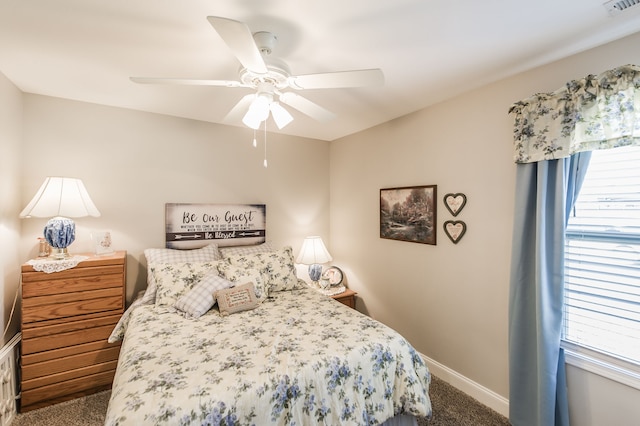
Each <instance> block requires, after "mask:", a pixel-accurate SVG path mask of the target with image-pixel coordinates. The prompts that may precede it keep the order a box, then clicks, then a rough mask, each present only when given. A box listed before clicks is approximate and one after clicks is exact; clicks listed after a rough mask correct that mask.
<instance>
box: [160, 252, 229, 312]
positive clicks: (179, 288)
mask: <svg viewBox="0 0 640 426" xmlns="http://www.w3.org/2000/svg"><path fill="white" fill-rule="evenodd" d="M217 264H218V262H215V261H214V262H203V263H196V262H194V263H191V262H187V263H160V264H155V265H152V266H151V268H150V269H151V273H152V274H153V278H154V279H155V282H156V306H170V307H172V306H173V305H174V304H175V303H176V302H177V301H178V299H179V298H180V297H181V296H182V295H183V294H185V293H186V292H188V291H189V290H191V289H192V288H193V287H194V286H195V285H196V284H198V283H199V282H200V281H202V279H203V278H204V277H205V275H207V274H208V273H210V272H211V271H214V272H215V271H216V270H217V266H218V265H217Z"/></svg>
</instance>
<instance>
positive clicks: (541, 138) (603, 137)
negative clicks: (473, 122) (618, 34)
mask: <svg viewBox="0 0 640 426" xmlns="http://www.w3.org/2000/svg"><path fill="white" fill-rule="evenodd" d="M509 113H510V114H514V115H515V128H514V131H513V132H514V148H515V154H514V160H515V162H516V163H533V162H536V161H541V160H552V159H557V158H563V157H568V156H570V155H572V154H574V153H577V152H582V151H593V150H597V149H606V148H615V147H619V146H625V145H640V67H639V66H636V65H626V66H622V67H618V68H615V69H612V70H609V71H605V72H603V73H602V74H600V75H588V76H587V77H585V78H583V79H581V80H573V81H570V82H568V83H567V84H566V85H565V87H563V88H560V89H558V90H556V91H555V92H553V93H539V94H536V95H534V96H532V97H530V98H528V99H525V100H522V101H519V102H516V103H515V104H513V105H512V106H511V108H510V109H509Z"/></svg>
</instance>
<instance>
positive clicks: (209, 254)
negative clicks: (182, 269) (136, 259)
mask: <svg viewBox="0 0 640 426" xmlns="http://www.w3.org/2000/svg"><path fill="white" fill-rule="evenodd" d="M144 257H145V258H146V259H147V291H145V293H144V296H143V297H142V299H143V302H142V303H143V304H147V303H154V302H155V300H156V281H155V279H154V277H153V274H152V273H151V267H152V266H153V265H155V264H157V263H185V262H212V261H214V260H219V259H221V256H220V251H219V250H218V245H217V244H216V243H211V244H209V245H208V246H205V247H202V248H199V249H193V250H175V249H166V248H148V249H146V250H145V251H144Z"/></svg>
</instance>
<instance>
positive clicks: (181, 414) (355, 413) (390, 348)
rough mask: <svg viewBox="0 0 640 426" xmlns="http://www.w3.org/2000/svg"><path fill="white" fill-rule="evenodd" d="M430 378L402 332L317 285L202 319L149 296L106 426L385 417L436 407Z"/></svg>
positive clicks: (125, 347)
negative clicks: (247, 308) (161, 305)
mask: <svg viewBox="0 0 640 426" xmlns="http://www.w3.org/2000/svg"><path fill="white" fill-rule="evenodd" d="M430 379H431V377H430V374H429V371H428V369H427V367H426V365H425V364H424V362H423V361H422V359H421V358H420V356H419V354H418V353H417V352H416V351H415V350H414V349H413V347H412V346H411V345H410V344H409V343H408V342H407V341H406V340H405V339H404V338H403V337H402V336H400V335H399V334H398V333H397V332H395V331H393V330H392V329H390V328H388V327H387V326H385V325H383V324H382V323H380V322H377V321H375V320H373V319H371V318H369V317H367V316H365V315H362V314H360V313H358V312H357V311H355V310H353V309H350V308H348V307H347V306H345V305H343V304H341V303H338V302H336V301H334V300H332V299H331V298H329V297H327V296H324V295H322V294H320V293H318V292H316V291H314V290H312V289H307V290H293V291H281V292H276V293H271V294H270V297H269V299H267V300H266V301H265V302H263V303H262V304H261V305H260V306H258V308H256V309H254V310H250V311H246V312H241V313H235V314H232V315H230V316H226V317H223V316H220V315H219V313H218V311H217V310H216V308H214V309H212V310H211V311H209V312H208V313H207V314H205V315H204V316H202V317H200V318H199V319H197V320H193V319H187V318H184V317H182V316H180V315H179V314H177V313H175V312H167V311H166V310H165V311H163V310H161V309H158V308H156V307H155V306H154V305H142V306H139V307H137V308H136V309H135V310H134V311H133V312H132V313H131V317H130V320H129V323H128V328H127V332H126V334H125V338H124V341H123V344H122V349H121V352H120V360H119V363H118V369H117V372H116V376H115V379H114V383H113V390H112V394H111V400H110V402H109V408H108V410H107V416H106V421H105V425H158V424H171V425H258V426H262V425H316V424H319V425H376V424H380V423H382V422H384V421H385V420H387V419H389V418H391V417H393V416H395V415H398V414H401V413H406V414H412V415H415V416H427V415H430V413H431V403H430V400H429V397H428V389H429V383H430Z"/></svg>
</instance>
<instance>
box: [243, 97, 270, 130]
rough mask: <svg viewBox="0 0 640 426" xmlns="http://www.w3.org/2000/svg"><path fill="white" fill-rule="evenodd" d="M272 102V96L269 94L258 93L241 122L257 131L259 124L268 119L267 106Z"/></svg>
mask: <svg viewBox="0 0 640 426" xmlns="http://www.w3.org/2000/svg"><path fill="white" fill-rule="evenodd" d="M272 100H273V96H271V95H270V94H269V93H258V95H257V96H256V98H255V99H254V100H253V102H251V105H250V106H249V110H248V111H247V113H246V114H245V115H244V117H243V118H242V122H243V123H244V124H245V125H246V126H247V127H250V128H252V129H258V128H259V127H260V123H261V122H263V121H265V120H266V119H267V118H269V105H270V104H271V101H272Z"/></svg>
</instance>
